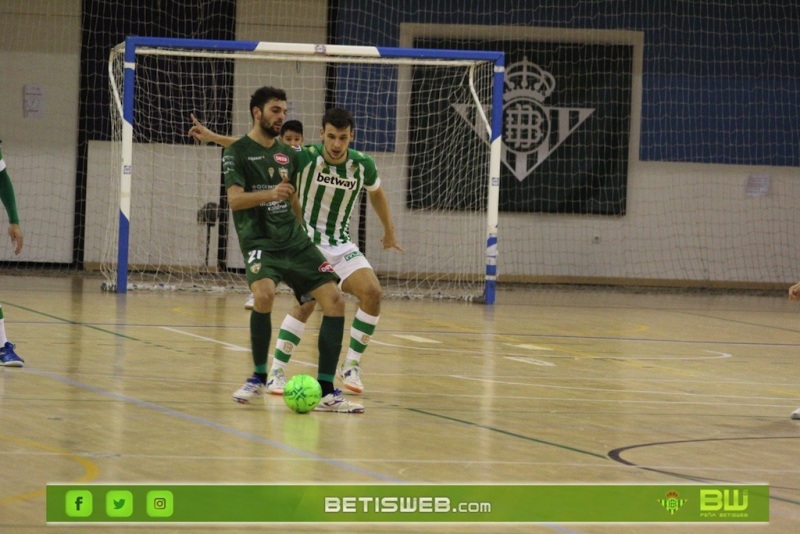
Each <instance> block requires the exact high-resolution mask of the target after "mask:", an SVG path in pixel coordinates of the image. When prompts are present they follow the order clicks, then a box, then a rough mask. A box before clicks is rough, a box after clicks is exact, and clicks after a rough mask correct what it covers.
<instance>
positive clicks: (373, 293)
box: [189, 108, 403, 395]
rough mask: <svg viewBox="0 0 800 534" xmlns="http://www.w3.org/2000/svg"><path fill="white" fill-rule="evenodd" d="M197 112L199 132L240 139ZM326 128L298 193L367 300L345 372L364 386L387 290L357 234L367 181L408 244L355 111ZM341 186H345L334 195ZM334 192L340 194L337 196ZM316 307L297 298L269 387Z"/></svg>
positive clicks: (322, 241)
mask: <svg viewBox="0 0 800 534" xmlns="http://www.w3.org/2000/svg"><path fill="white" fill-rule="evenodd" d="M192 118H193V120H194V122H195V125H194V126H193V127H192V129H191V130H190V131H189V133H190V135H192V136H193V137H194V138H195V139H196V140H198V141H202V142H214V143H217V144H220V145H222V146H228V145H230V144H231V143H232V142H233V141H235V138H232V137H225V136H220V135H217V134H215V133H214V132H211V131H210V130H208V129H207V128H205V127H204V126H202V125H201V124H200V123H199V122H197V120H196V119H194V117H192ZM287 124H288V122H287ZM320 135H321V137H322V144H318V145H310V146H307V147H306V149H307V150H309V151H310V152H311V153H312V154H315V155H316V161H315V164H314V165H312V166H309V167H307V168H305V169H302V170H301V175H300V178H299V182H298V186H299V187H298V191H297V193H298V196H299V197H300V202H301V205H302V210H303V220H304V221H305V224H306V228H307V230H308V234H309V236H310V237H311V239H312V240H313V241H314V243H316V244H317V247H319V249H320V250H321V251H322V253H323V254H324V255H325V257H326V259H327V260H328V262H329V263H330V264H331V265H333V268H334V270H335V271H336V274H337V275H339V278H340V279H341V282H340V286H341V288H342V290H343V291H344V292H345V293H349V294H351V295H353V296H355V297H356V298H357V299H358V302H359V308H358V310H357V311H356V316H355V317H354V318H353V323H352V325H351V327H350V344H349V348H348V351H347V356H346V357H345V360H344V362H342V365H341V366H340V367H339V369H338V373H337V374H338V375H339V378H340V379H341V380H342V384H344V387H345V388H346V389H347V390H349V391H351V392H353V393H361V392H362V391H364V384H363V383H362V381H361V357H362V356H363V354H364V351H366V349H367V345H368V344H369V342H370V339H371V338H372V335H373V334H374V332H375V328H376V326H377V324H378V320H379V318H380V309H381V299H382V297H383V293H382V290H381V285H380V282H379V281H378V277H377V276H376V275H375V271H374V270H373V269H372V266H371V265H370V264H369V262H368V261H367V259H366V258H365V257H364V255H363V254H362V253H361V251H360V250H359V249H358V246H357V245H356V244H355V243H353V242H352V240H351V239H350V232H349V227H350V217H351V215H352V211H353V207H354V206H355V204H356V200H357V199H358V196H359V194H360V193H361V190H362V189H366V191H367V194H368V197H369V201H370V204H371V205H372V208H373V210H374V211H375V213H376V214H377V215H378V218H379V219H380V221H381V224H382V225H383V239H382V243H383V248H384V249H391V248H394V249H397V250H399V251H402V250H403V249H402V248H401V247H400V246H399V245H398V244H397V240H396V238H395V235H394V225H393V224H392V218H391V214H390V210H389V201H388V198H387V197H386V193H385V192H384V190H383V188H382V187H381V181H380V177H379V176H378V171H377V168H376V167H375V162H374V161H373V159H372V158H371V157H370V156H368V155H366V154H364V153H362V152H359V151H357V150H354V149H352V148H350V143H351V142H352V141H353V139H354V138H355V123H354V121H353V117H352V115H351V114H350V112H348V111H346V110H344V109H341V108H332V109H329V110H328V111H326V112H325V115H324V116H323V117H322V129H321V130H320ZM332 177H335V178H336V179H331V178H332ZM334 192H335V193H337V194H336V195H334V194H333V193H334ZM326 193H327V194H326ZM333 198H336V200H335V201H331V199H333ZM313 311H314V302H313V301H311V302H305V303H304V304H302V305H300V304H296V305H295V307H294V308H293V309H292V310H291V311H290V312H289V314H288V315H287V316H286V318H285V319H284V320H283V323H281V329H280V332H279V333H278V341H277V343H276V345H275V357H274V358H273V360H272V367H271V369H270V372H269V375H268V376H267V391H268V392H269V393H272V394H274V395H281V394H283V389H284V386H285V384H286V372H285V371H286V364H287V363H288V362H289V359H290V358H291V357H292V352H293V351H294V348H295V347H296V346H297V345H298V344H299V343H300V340H301V339H302V337H303V333H304V331H305V323H306V321H307V320H308V318H309V317H310V316H311V314H312V313H313Z"/></svg>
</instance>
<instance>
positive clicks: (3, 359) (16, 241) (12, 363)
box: [0, 152, 25, 367]
mask: <svg viewBox="0 0 800 534" xmlns="http://www.w3.org/2000/svg"><path fill="white" fill-rule="evenodd" d="M0 200H2V201H3V206H5V208H6V213H8V236H9V237H10V238H11V244H12V245H14V254H19V253H20V252H22V230H20V227H19V216H18V215H17V201H16V199H15V197H14V186H13V185H11V178H10V177H9V176H8V171H6V162H5V160H4V159H3V153H2V152H0ZM15 348H16V345H14V344H13V343H11V342H10V341H9V340H8V338H7V337H6V321H5V319H4V318H3V308H2V306H0V365H2V366H3V367H23V366H24V365H25V360H23V359H22V358H20V357H19V356H18V355H17V353H16V352H14V349H15Z"/></svg>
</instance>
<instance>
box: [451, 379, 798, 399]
mask: <svg viewBox="0 0 800 534" xmlns="http://www.w3.org/2000/svg"><path fill="white" fill-rule="evenodd" d="M450 378H457V379H460V380H469V381H473V382H485V383H490V384H504V385H507V386H527V387H535V388H541V389H551V390H559V391H591V392H600V393H619V394H623V395H630V394H632V393H635V394H641V395H658V396H659V397H662V398H661V400H656V401H644V400H630V399H618V401H619V402H631V403H637V402H670V403H681V401H674V400H669V401H667V400H665V399H666V398H667V397H690V398H697V399H753V400H756V399H758V400H783V398H782V397H762V396H756V395H753V396H750V395H747V396H745V395H721V394H718V393H694V392H690V391H673V390H670V391H657V390H655V389H649V390H632V389H611V388H591V387H585V386H555V385H548V384H542V383H541V382H537V383H533V384H531V383H525V382H512V381H508V380H495V379H490V378H475V377H471V376H463V375H450ZM555 400H557V401H561V400H562V399H555ZM601 400H602V401H613V400H614V399H609V398H608V396H606V397H604V398H603V399H592V402H600V401H601ZM697 402H698V403H699V401H697ZM700 404H702V403H700ZM712 404H720V405H722V404H724V403H722V402H720V403H712ZM754 406H755V404H754Z"/></svg>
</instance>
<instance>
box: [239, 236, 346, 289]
mask: <svg viewBox="0 0 800 534" xmlns="http://www.w3.org/2000/svg"><path fill="white" fill-rule="evenodd" d="M244 262H245V270H246V272H247V284H248V285H252V284H253V282H255V281H256V280H261V279H262V278H271V279H272V281H273V282H275V285H278V284H279V283H280V282H283V283H285V284H286V285H287V286H289V287H290V288H292V291H294V296H295V298H296V299H297V300H298V302H303V301H302V300H301V297H302V296H303V295H305V294H307V293H310V292H311V291H313V290H315V289H317V288H318V287H320V286H322V285H324V284H325V283H327V282H330V281H334V282H338V281H339V277H338V276H337V275H336V273H335V272H334V271H333V267H332V266H331V264H330V263H328V261H327V260H326V259H325V256H323V255H322V252H320V251H319V249H317V247H316V245H314V243H312V242H311V241H309V242H308V246H307V247H305V248H303V249H301V250H299V251H297V250H289V251H280V252H269V251H266V250H251V251H249V252H248V253H247V254H245V257H244ZM306 300H307V299H306Z"/></svg>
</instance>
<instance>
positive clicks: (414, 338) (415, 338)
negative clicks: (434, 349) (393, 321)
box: [392, 334, 441, 343]
mask: <svg viewBox="0 0 800 534" xmlns="http://www.w3.org/2000/svg"><path fill="white" fill-rule="evenodd" d="M392 336H394V337H399V338H402V339H407V340H409V341H416V342H417V343H441V341H436V340H435V339H428V338H427V337H419V336H409V335H406V334H392Z"/></svg>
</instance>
